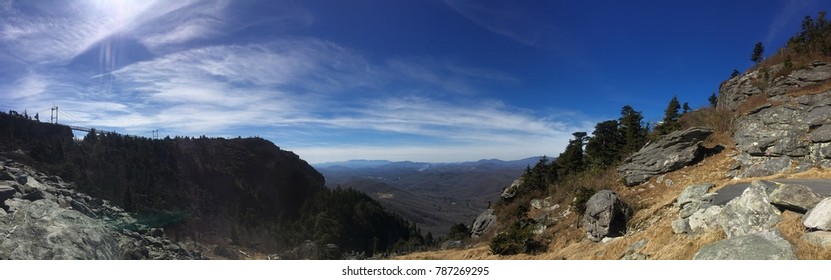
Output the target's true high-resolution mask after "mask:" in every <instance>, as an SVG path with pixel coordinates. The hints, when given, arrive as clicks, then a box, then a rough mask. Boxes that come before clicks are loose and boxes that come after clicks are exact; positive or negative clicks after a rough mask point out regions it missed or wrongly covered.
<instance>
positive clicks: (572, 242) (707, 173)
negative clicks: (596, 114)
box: [399, 149, 831, 260]
mask: <svg viewBox="0 0 831 280" xmlns="http://www.w3.org/2000/svg"><path fill="white" fill-rule="evenodd" d="M731 153H735V151H734V150H731V149H727V150H725V151H723V152H721V153H720V154H717V155H714V156H712V157H709V158H707V159H705V160H704V161H702V162H701V163H699V164H697V165H695V166H690V167H687V168H684V169H681V170H678V171H675V172H671V173H668V174H666V176H664V181H663V182H664V183H663V184H659V183H657V182H656V179H652V180H651V181H650V182H647V183H645V184H642V185H640V186H636V187H632V188H627V187H625V186H623V185H616V186H614V187H612V188H611V189H612V190H614V191H615V192H617V193H618V194H620V195H621V197H622V198H623V199H624V200H625V201H627V202H628V203H630V204H632V205H633V206H634V207H635V209H636V212H635V214H634V216H633V218H632V220H631V221H630V223H629V232H628V233H627V234H626V235H625V236H623V237H621V238H618V239H614V240H612V241H610V242H607V243H594V242H591V241H588V240H585V239H584V238H583V237H584V234H585V233H584V231H583V230H582V229H581V228H580V227H579V224H578V221H579V219H578V217H577V215H575V214H571V215H569V216H568V217H567V218H566V219H565V220H563V221H561V222H559V223H558V224H557V225H555V226H554V227H552V228H549V229H548V230H547V232H546V234H550V235H551V236H552V237H553V241H552V242H551V244H549V247H548V251H547V252H545V253H542V254H538V255H526V254H520V255H514V256H499V255H493V254H491V253H490V252H489V249H488V243H487V240H484V241H480V242H479V243H477V244H475V245H473V246H472V248H469V249H463V250H442V251H431V252H419V253H413V254H409V255H405V256H401V257H399V258H400V259H441V260H443V259H489V260H495V259H535V260H561V259H581V260H597V259H604V260H616V259H619V258H620V257H621V256H623V254H624V252H625V251H626V249H627V248H628V247H629V245H630V244H632V243H635V242H637V241H639V240H642V239H645V240H647V241H648V243H647V245H646V246H645V247H644V248H643V249H641V250H640V252H642V253H645V254H647V255H649V259H664V260H667V259H668V260H684V259H692V257H693V256H694V255H695V253H696V252H697V251H698V250H699V249H700V248H701V247H702V246H704V245H706V244H709V243H712V242H715V241H718V240H721V239H723V238H725V235H724V233H723V232H722V231H721V230H716V231H712V232H709V233H706V234H702V235H697V236H686V235H676V234H673V232H672V228H671V223H672V220H674V219H676V218H678V213H679V209H678V207H676V206H674V205H673V202H674V201H675V199H676V198H677V197H678V195H679V194H680V193H681V191H683V190H684V188H685V187H686V186H689V185H692V184H697V183H713V184H715V185H716V187H715V188H714V190H713V191H718V190H719V189H721V188H723V187H724V186H726V185H730V184H733V183H737V182H748V181H753V180H758V179H774V178H831V171H829V170H819V169H813V170H809V171H807V172H803V173H798V174H788V175H776V176H771V177H765V178H752V179H739V180H734V179H730V178H728V177H727V176H725V173H726V172H727V170H728V168H729V167H730V165H731V164H732V163H733V160H732V159H730V157H728V155H729V154H731ZM667 179H668V180H671V181H672V182H673V183H672V185H671V186H667V185H666V184H665V183H666V180H667ZM800 221H801V215H799V214H796V213H793V212H790V211H785V212H784V213H783V221H782V222H781V223H780V224H779V226H778V227H779V229H780V230H781V231H782V233H783V235H784V236H785V238H786V239H787V240H788V241H790V242H791V243H792V244H794V245H795V247H796V251H797V252H796V253H797V256H798V257H799V258H800V259H829V258H831V249H821V248H818V247H816V246H813V245H811V244H808V243H806V242H804V241H802V240H801V236H802V232H803V229H802V226H801V222H800Z"/></svg>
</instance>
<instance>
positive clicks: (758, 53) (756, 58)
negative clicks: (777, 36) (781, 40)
mask: <svg viewBox="0 0 831 280" xmlns="http://www.w3.org/2000/svg"><path fill="white" fill-rule="evenodd" d="M764 53H765V46H764V45H762V42H756V45H755V46H753V54H751V55H750V60H751V61H753V62H756V63H759V62H762V58H763V57H762V55H764Z"/></svg>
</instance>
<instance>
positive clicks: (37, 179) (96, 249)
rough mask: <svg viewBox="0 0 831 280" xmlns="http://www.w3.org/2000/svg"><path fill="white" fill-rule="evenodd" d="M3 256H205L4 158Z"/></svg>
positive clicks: (0, 161)
mask: <svg viewBox="0 0 831 280" xmlns="http://www.w3.org/2000/svg"><path fill="white" fill-rule="evenodd" d="M0 259H16V260H55V259H82V260H102V259H166V260H170V259H204V257H203V256H202V254H201V253H199V252H198V251H193V250H189V249H187V248H186V247H185V246H184V245H183V244H181V243H177V242H174V241H171V240H169V239H167V238H166V237H164V230H163V229H160V228H148V227H147V226H145V225H142V224H140V223H138V222H137V220H136V219H135V218H133V217H132V216H131V215H130V214H129V213H127V212H125V211H124V210H123V209H121V208H119V207H117V206H113V205H111V204H110V202H109V201H107V200H101V199H96V198H93V197H90V196H89V195H86V194H83V193H80V192H77V191H75V190H73V184H72V183H66V182H64V181H63V180H62V179H61V178H59V177H57V176H47V175H44V174H42V173H39V172H37V171H35V170H33V169H31V168H30V167H28V166H24V165H22V164H20V163H17V162H14V161H12V160H8V159H4V158H0Z"/></svg>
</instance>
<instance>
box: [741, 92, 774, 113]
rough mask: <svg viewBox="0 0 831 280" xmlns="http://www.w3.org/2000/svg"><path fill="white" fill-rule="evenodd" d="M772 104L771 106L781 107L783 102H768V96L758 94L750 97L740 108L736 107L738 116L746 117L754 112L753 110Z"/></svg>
mask: <svg viewBox="0 0 831 280" xmlns="http://www.w3.org/2000/svg"><path fill="white" fill-rule="evenodd" d="M765 104H770V105H780V104H782V102H781V101H771V100H768V97H767V95H766V94H764V93H762V94H756V95H753V96H750V97H748V98H747V99H745V100H744V101H742V103H741V104H739V106H738V107H736V115H737V116H744V115H747V114H749V113H750V112H752V111H753V110H755V109H757V108H759V107H760V106H762V105H765Z"/></svg>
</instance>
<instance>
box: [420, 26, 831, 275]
mask: <svg viewBox="0 0 831 280" xmlns="http://www.w3.org/2000/svg"><path fill="white" fill-rule="evenodd" d="M802 28H803V30H802V32H800V33H799V34H797V35H796V36H794V37H793V38H791V40H790V41H789V43H788V45H787V46H785V47H784V48H783V49H781V50H779V51H778V52H776V54H775V55H773V56H771V57H769V58H768V59H767V60H765V61H762V62H761V63H759V64H757V65H755V66H754V67H752V68H751V69H749V70H748V71H747V72H746V73H744V74H740V73H738V74H737V75H736V76H735V77H731V78H730V79H729V80H727V81H725V82H724V83H722V84H721V88H720V92H719V96H718V97H717V98H716V97H715V96H713V98H712V99H714V100H711V102H713V103H716V102H717V107H715V108H714V107H710V108H702V109H699V110H696V111H693V112H688V113H686V114H684V115H682V116H678V115H677V113H676V114H673V111H676V112H677V101H676V106H675V107H673V106H672V102H671V103H670V106H668V109H667V114H666V117H665V119H664V123H662V126H663V127H664V128H666V127H670V126H677V127H678V128H680V129H682V130H680V131H676V132H672V133H669V134H666V133H662V131H659V130H656V131H652V132H651V136H652V138H653V140H652V142H650V143H649V144H647V145H646V146H643V148H641V149H640V151H638V152H637V153H635V154H632V155H628V156H627V157H625V159H623V160H622V161H620V162H619V163H620V164H619V165H617V166H615V165H612V166H608V167H607V168H597V167H594V168H591V167H588V168H587V167H586V165H585V162H586V161H596V160H597V159H595V158H593V157H597V155H599V153H595V154H592V153H590V152H589V148H588V146H590V145H587V148H586V149H585V152H586V154H583V153H582V150H583V149H582V144H583V138H584V137H585V136H586V133H584V132H578V133H575V139H574V140H572V143H570V146H569V147H567V148H566V151H565V152H564V153H563V154H561V156H560V157H561V158H563V157H564V156H567V155H576V156H575V157H573V159H574V160H572V161H569V162H563V161H557V162H554V163H553V164H548V165H540V166H539V168H537V169H538V170H537V172H530V173H526V174H524V175H523V176H522V177H521V178H520V179H521V180H523V183H522V184H519V185H517V186H516V189H515V194H514V195H513V196H512V197H511V198H510V199H508V200H505V201H502V202H501V203H499V204H496V205H495V209H494V213H496V214H497V219H496V220H497V221H499V222H498V223H496V225H495V226H493V227H492V228H490V229H489V230H490V232H489V234H487V235H484V236H483V237H482V238H480V239H473V240H471V242H470V244H471V245H470V246H469V247H468V248H466V249H461V250H442V251H435V252H422V253H416V254H411V255H408V256H405V257H403V258H407V259H506V258H507V259H614V260H616V259H831V245H829V244H831V242H829V240H831V231H829V230H831V227H828V226H826V223H828V222H831V221H829V219H828V217H829V214H831V198H829V197H824V196H823V195H821V193H827V190H826V189H823V190H826V192H819V191H817V190H816V189H815V188H817V187H814V186H809V185H799V184H797V183H787V182H783V181H776V180H778V179H784V178H801V179H806V178H810V179H820V180H822V179H829V181H831V172H829V171H828V168H829V167H831V152H830V151H831V136H830V135H831V133H829V132H830V131H831V114H829V113H831V66H829V65H831V22H828V20H826V19H825V18H824V13H820V16H819V17H818V18H817V19H815V20H813V19H811V18H810V17H806V19H805V21H803V24H802ZM673 101H675V100H674V99H673ZM673 108H674V110H673ZM624 111H625V110H624ZM623 120H624V118H623V117H622V118H621V122H620V123H622V122H623ZM676 120H677V123H673V122H674V121H676ZM608 124H611V127H614V125H616V124H619V123H615V122H614V121H610V122H608ZM617 126H618V127H619V129H620V130H624V129H625V127H623V128H620V127H621V126H620V125H617ZM603 127H604V126H602V125H601V124H598V126H597V127H596V130H595V133H594V134H595V138H596V137H597V135H599V134H598V131H599V130H600V128H603ZM694 127H706V128H707V129H701V128H694ZM686 128H690V129H687V130H683V129H686ZM696 130H699V131H711V134H710V133H708V134H709V136H708V137H707V138H706V139H700V138H699V139H694V138H695V137H693V135H694V134H695V133H694V131H696ZM611 131H612V132H614V129H612V130H611ZM612 134H613V133H612ZM612 134H608V133H607V134H604V135H612ZM619 135H620V134H618V136H617V137H619ZM613 136H614V135H613ZM690 137H692V138H690ZM610 139H614V138H610ZM672 139H675V140H672ZM690 139H694V141H693V140H690ZM589 141H591V140H589ZM624 142H625V141H624ZM685 142H686V144H684V145H682V146H677V145H678V144H679V143H685ZM610 143H614V144H615V145H620V142H614V141H612V142H610ZM572 144H573V145H572ZM676 146H677V147H676ZM614 147H617V146H608V145H607V146H606V148H614ZM569 148H572V149H569ZM684 158H686V159H685V160H683V161H681V162H679V159H684ZM613 160H614V159H613ZM575 166H576V167H577V168H572V169H576V170H577V172H576V173H575V172H574V171H573V170H569V168H571V167H575ZM564 171H566V172H564ZM568 171H571V173H569V172H568ZM564 173H565V174H564ZM529 180H532V181H534V182H535V183H533V184H530V186H528V185H529V184H528V183H527V182H528V181H529ZM829 181H820V182H826V184H827V182H829ZM739 183H748V184H749V186H747V187H746V189H745V190H744V191H743V192H740V193H734V195H735V196H733V197H726V198H725V196H727V195H726V194H727V193H730V192H731V191H727V187H729V188H730V189H733V188H734V187H733V185H735V184H739ZM819 187H820V188H822V186H819ZM601 190H610V191H611V194H612V195H610V192H600V191H601ZM596 192H597V193H596ZM601 193H602V195H599V194H601ZM614 194H616V195H614ZM715 197H719V198H723V199H724V200H723V201H721V202H720V203H717V202H716V201H715V200H714V198H715ZM575 213H577V214H575ZM615 222H618V223H619V222H625V227H623V229H622V230H621V231H615V232H611V230H610V228H611V226H613V225H614V224H615Z"/></svg>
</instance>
